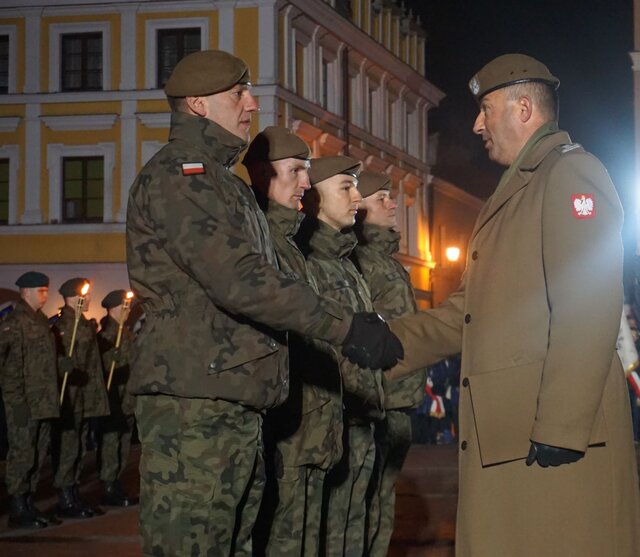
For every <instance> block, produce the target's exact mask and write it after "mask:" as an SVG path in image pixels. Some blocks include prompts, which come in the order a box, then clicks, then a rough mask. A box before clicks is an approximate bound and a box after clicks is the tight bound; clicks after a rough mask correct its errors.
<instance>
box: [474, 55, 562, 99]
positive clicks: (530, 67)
mask: <svg viewBox="0 0 640 557" xmlns="http://www.w3.org/2000/svg"><path fill="white" fill-rule="evenodd" d="M529 81H538V82H542V83H546V84H547V85H549V86H550V87H552V88H553V89H557V88H558V87H559V86H560V80H559V79H558V78H557V77H555V76H554V75H552V74H551V72H550V71H549V68H547V66H545V65H544V64H543V63H542V62H539V61H538V60H536V59H535V58H531V56H527V55H526V54H503V55H502V56H498V57H497V58H494V59H493V60H491V62H489V63H488V64H487V65H486V66H484V67H483V68H482V69H481V70H480V71H479V72H478V73H477V74H476V75H474V76H473V77H472V78H471V80H470V81H469V89H470V90H471V93H472V94H473V96H474V97H475V98H476V99H477V100H480V99H481V98H482V97H484V96H485V95H486V94H488V93H491V92H492V91H495V90H496V89H501V88H502V87H508V86H509V85H515V84H516V83H526V82H529Z"/></svg>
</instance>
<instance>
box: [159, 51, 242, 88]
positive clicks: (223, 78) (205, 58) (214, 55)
mask: <svg viewBox="0 0 640 557" xmlns="http://www.w3.org/2000/svg"><path fill="white" fill-rule="evenodd" d="M249 81H250V77H249V68H248V67H247V64H246V63H245V62H244V60H241V59H240V58H237V57H236V56H233V55H232V54H229V53H228V52H224V51H223V50H200V51H198V52H193V53H191V54H189V55H188V56H185V57H184V58H183V59H182V60H180V61H179V62H178V63H177V64H176V67H175V68H174V69H173V72H172V73H171V76H170V77H169V79H168V80H167V83H166V84H165V86H164V92H165V93H166V94H167V96H169V97H197V96H204V95H213V94H215V93H220V92H221V91H226V90H227V89H231V87H233V86H234V85H235V84H236V83H249Z"/></svg>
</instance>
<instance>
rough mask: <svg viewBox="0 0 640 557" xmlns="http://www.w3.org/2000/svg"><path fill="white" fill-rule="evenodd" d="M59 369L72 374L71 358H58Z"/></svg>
mask: <svg viewBox="0 0 640 557" xmlns="http://www.w3.org/2000/svg"><path fill="white" fill-rule="evenodd" d="M58 369H59V370H60V371H61V372H62V373H71V371H72V370H73V360H72V359H71V358H69V356H61V357H60V358H58Z"/></svg>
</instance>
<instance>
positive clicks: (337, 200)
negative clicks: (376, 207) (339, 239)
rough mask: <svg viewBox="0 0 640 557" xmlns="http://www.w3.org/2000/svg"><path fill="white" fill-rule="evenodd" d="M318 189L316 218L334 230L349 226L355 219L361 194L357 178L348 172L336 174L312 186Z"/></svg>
mask: <svg viewBox="0 0 640 557" xmlns="http://www.w3.org/2000/svg"><path fill="white" fill-rule="evenodd" d="M314 187H315V188H316V189H317V190H318V196H319V205H318V220H321V221H323V222H325V223H326V224H328V225H329V226H331V227H332V228H334V229H336V230H342V229H343V228H349V227H350V226H353V225H354V223H355V221H356V213H357V212H358V205H359V204H360V202H361V201H362V196H361V195H360V192H359V191H358V180H357V178H354V177H353V176H349V175H348V174H336V175H335V176H331V177H330V178H327V179H326V180H323V181H322V182H318V183H317V184H316V185H315V186H314Z"/></svg>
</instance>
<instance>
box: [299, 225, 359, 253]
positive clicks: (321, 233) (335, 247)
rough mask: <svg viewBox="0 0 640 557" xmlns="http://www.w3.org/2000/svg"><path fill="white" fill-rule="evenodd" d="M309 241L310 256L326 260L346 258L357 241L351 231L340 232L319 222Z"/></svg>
mask: <svg viewBox="0 0 640 557" xmlns="http://www.w3.org/2000/svg"><path fill="white" fill-rule="evenodd" d="M316 222H317V226H316V227H315V230H314V232H313V234H312V236H311V238H310V240H309V247H310V248H311V254H312V255H314V256H316V257H323V258H326V259H342V258H343V257H348V256H349V254H350V253H351V252H352V251H353V248H355V247H356V244H357V243H358V240H357V238H356V235H355V233H354V232H353V230H351V229H349V230H348V231H345V232H341V231H339V230H336V229H335V228H332V227H331V226H329V225H328V224H326V223H324V222H323V221H321V220H316Z"/></svg>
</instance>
